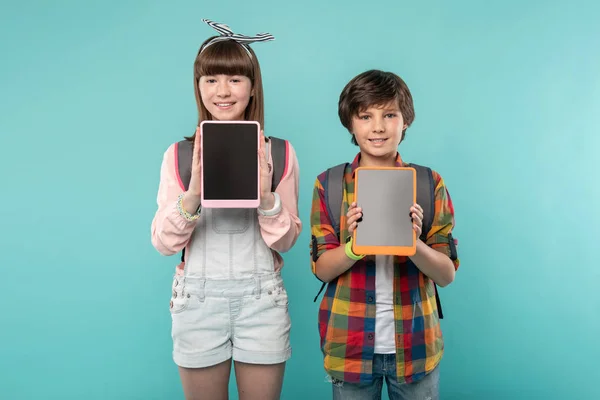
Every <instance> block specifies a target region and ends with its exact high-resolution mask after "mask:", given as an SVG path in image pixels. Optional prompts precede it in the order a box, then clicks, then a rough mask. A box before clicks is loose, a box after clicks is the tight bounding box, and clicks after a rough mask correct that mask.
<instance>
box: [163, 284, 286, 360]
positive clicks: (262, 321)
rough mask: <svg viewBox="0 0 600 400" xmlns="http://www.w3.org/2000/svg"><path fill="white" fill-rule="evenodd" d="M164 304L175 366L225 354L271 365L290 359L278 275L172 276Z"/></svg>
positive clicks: (284, 301)
mask: <svg viewBox="0 0 600 400" xmlns="http://www.w3.org/2000/svg"><path fill="white" fill-rule="evenodd" d="M257 289H258V290H257ZM170 308H171V317H172V321H173V325H172V332H171V336H172V338H173V360H174V361H175V363H176V364H177V365H178V366H180V367H187V368H203V367H209V366H212V365H216V364H219V363H221V362H223V361H226V360H229V359H230V358H233V360H235V361H240V362H243V363H250V364H277V363H281V362H284V361H287V360H288V359H289V358H290V357H291V353H292V350H291V347H290V329H291V321H290V316H289V313H288V295H287V292H286V290H285V287H284V285H283V280H282V278H281V275H280V274H279V273H273V274H266V275H259V276H257V277H255V278H250V279H238V280H235V279H227V280H225V279H224V280H213V279H201V278H197V277H189V276H175V277H174V279H173V291H172V295H171V307H170Z"/></svg>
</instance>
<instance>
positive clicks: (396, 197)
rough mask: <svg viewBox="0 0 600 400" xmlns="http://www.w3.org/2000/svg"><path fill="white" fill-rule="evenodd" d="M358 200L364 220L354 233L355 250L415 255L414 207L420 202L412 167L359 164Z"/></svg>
mask: <svg viewBox="0 0 600 400" xmlns="http://www.w3.org/2000/svg"><path fill="white" fill-rule="evenodd" d="M354 199H355V200H354V201H355V202H356V204H357V206H358V207H361V208H362V212H363V216H362V221H360V222H359V223H358V226H357V228H356V230H355V231H354V233H353V244H352V251H353V252H354V253H355V254H365V255H397V256H412V255H414V254H415V253H416V250H417V235H416V232H415V231H414V229H413V227H412V225H413V224H412V220H411V217H410V207H411V206H412V205H413V204H415V203H416V201H417V172H416V170H415V169H414V168H408V167H389V168H384V167H359V168H357V169H356V171H355V175H354Z"/></svg>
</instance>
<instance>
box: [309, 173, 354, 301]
mask: <svg viewBox="0 0 600 400" xmlns="http://www.w3.org/2000/svg"><path fill="white" fill-rule="evenodd" d="M347 165H348V164H347V163H342V164H338V165H336V166H335V167H331V168H329V169H327V171H326V172H325V187H324V188H323V191H324V192H325V193H324V194H325V207H327V214H329V219H330V222H331V226H332V227H333V230H334V231H335V235H336V236H337V237H338V238H339V240H340V244H342V238H341V237H340V235H341V232H340V217H341V215H342V198H343V196H344V172H345V171H346V166H347ZM313 246H314V248H313V251H314V252H316V251H317V250H316V243H313ZM325 286H327V282H323V284H322V285H321V289H320V290H319V293H317V295H316V296H315V299H314V300H313V302H316V301H317V299H318V298H319V295H320V294H321V292H322V291H323V289H325Z"/></svg>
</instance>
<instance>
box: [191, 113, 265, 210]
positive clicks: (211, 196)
mask: <svg viewBox="0 0 600 400" xmlns="http://www.w3.org/2000/svg"><path fill="white" fill-rule="evenodd" d="M258 138H259V128H258V124H257V123H243V122H227V123H224V122H216V121H210V122H209V121H205V122H203V124H202V175H203V188H202V193H203V198H204V199H205V200H225V201H229V200H231V201H235V200H256V199H258V198H259V193H258V191H259V189H258V179H259V178H258V176H259V163H258Z"/></svg>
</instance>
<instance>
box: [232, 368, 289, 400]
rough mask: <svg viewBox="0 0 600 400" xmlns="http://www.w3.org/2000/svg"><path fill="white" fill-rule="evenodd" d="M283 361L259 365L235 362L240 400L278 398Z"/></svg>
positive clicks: (281, 383) (272, 399)
mask: <svg viewBox="0 0 600 400" xmlns="http://www.w3.org/2000/svg"><path fill="white" fill-rule="evenodd" d="M284 371H285V363H281V364H273V365H259V364H246V363H241V362H237V361H236V363H235V378H236V381H237V388H238V392H239V395H240V400H279V397H280V396H281V388H282V386H283V373H284Z"/></svg>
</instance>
